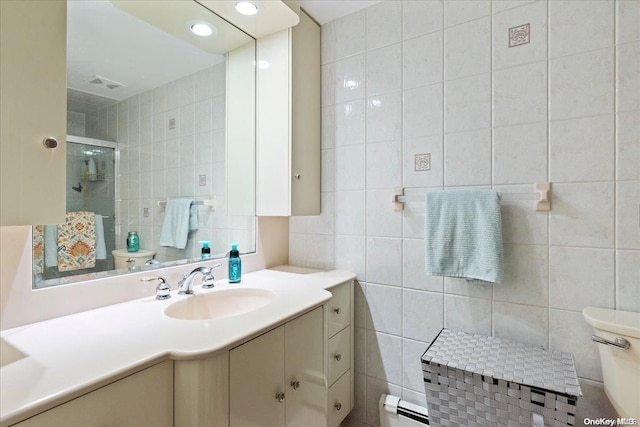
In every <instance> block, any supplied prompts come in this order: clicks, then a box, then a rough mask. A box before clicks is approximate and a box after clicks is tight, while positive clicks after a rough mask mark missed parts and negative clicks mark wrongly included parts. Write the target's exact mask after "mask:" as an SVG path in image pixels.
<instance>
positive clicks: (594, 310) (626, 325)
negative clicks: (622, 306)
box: [582, 307, 640, 338]
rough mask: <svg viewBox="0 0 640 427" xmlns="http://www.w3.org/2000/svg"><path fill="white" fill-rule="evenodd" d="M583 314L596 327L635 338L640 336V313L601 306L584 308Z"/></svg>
mask: <svg viewBox="0 0 640 427" xmlns="http://www.w3.org/2000/svg"><path fill="white" fill-rule="evenodd" d="M582 316H584V320H586V322H587V323H588V324H590V325H591V326H593V327H594V328H598V329H602V330H604V331H608V332H612V333H615V334H621V335H626V336H629V337H633V338H640V313H636V312H633V311H622V310H611V309H608V308H599V307H585V308H584V309H583V310H582Z"/></svg>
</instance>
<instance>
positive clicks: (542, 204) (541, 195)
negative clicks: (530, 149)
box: [391, 182, 552, 211]
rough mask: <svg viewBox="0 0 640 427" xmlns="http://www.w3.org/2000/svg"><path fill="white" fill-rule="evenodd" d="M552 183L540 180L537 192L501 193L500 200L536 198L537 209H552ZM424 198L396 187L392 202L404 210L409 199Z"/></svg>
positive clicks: (395, 208)
mask: <svg viewBox="0 0 640 427" xmlns="http://www.w3.org/2000/svg"><path fill="white" fill-rule="evenodd" d="M551 195H552V192H551V183H550V182H539V183H536V186H535V193H506V192H501V193H500V200H501V201H503V202H508V201H512V200H535V201H537V203H536V210H537V211H550V210H551ZM420 200H424V196H405V195H404V188H401V187H400V188H396V189H395V190H394V193H393V198H392V199H391V203H392V204H393V210H395V211H403V210H404V204H405V203H406V202H408V201H420Z"/></svg>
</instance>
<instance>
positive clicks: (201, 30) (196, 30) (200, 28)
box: [190, 22, 213, 37]
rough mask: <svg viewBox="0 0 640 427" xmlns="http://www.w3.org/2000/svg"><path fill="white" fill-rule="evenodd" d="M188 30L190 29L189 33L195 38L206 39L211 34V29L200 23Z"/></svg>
mask: <svg viewBox="0 0 640 427" xmlns="http://www.w3.org/2000/svg"><path fill="white" fill-rule="evenodd" d="M190 28H191V32H192V33H193V34H195V35H196V36H200V37H207V36H210V35H211V34H213V30H212V29H211V27H210V26H209V25H207V24H204V23H202V22H199V23H197V24H193V25H192V26H191V27H190Z"/></svg>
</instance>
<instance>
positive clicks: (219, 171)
mask: <svg viewBox="0 0 640 427" xmlns="http://www.w3.org/2000/svg"><path fill="white" fill-rule="evenodd" d="M225 73H226V71H225V64H224V63H221V64H218V65H216V66H214V67H211V68H208V69H205V70H203V71H200V72H198V73H195V74H194V75H191V76H187V77H185V78H182V79H180V80H176V81H173V82H169V83H167V84H165V85H163V86H160V87H158V88H155V89H152V90H149V91H147V92H144V93H141V94H139V95H135V96H133V97H131V98H128V99H126V100H124V101H121V102H119V103H117V104H115V105H113V106H110V107H107V108H106V109H103V110H101V111H97V112H95V113H91V114H89V115H88V116H87V121H86V125H87V126H86V134H87V136H89V137H94V138H99V139H109V140H114V141H116V142H118V145H119V155H120V160H119V162H118V169H119V171H118V178H119V188H118V193H117V199H118V200H117V203H116V204H117V216H116V221H117V222H116V233H117V235H120V236H122V235H123V234H126V232H127V231H128V230H137V231H138V232H139V234H140V237H141V241H142V242H143V243H142V246H143V247H151V246H153V247H159V245H158V241H159V235H160V231H161V229H162V222H163V219H164V209H162V208H159V207H158V206H157V202H158V201H159V200H163V199H166V198H167V197H204V196H209V195H211V194H215V195H216V197H217V202H218V206H217V210H216V212H215V213H211V212H209V211H208V209H207V208H205V207H202V208H199V221H200V224H199V229H198V231H197V232H194V233H191V234H190V237H189V241H188V243H187V247H186V248H185V249H184V250H178V249H175V248H160V249H159V250H158V252H157V255H156V258H157V259H159V260H160V261H165V260H170V259H184V258H192V257H195V256H198V255H199V254H200V245H199V243H198V240H210V241H212V249H213V252H214V254H216V255H222V254H223V253H225V252H226V251H228V244H229V237H231V238H233V239H234V241H235V240H238V243H239V244H240V247H241V248H242V247H253V243H252V241H253V238H254V237H253V236H252V233H248V232H247V230H250V229H251V230H252V229H253V222H252V221H246V218H245V221H242V220H240V221H237V222H233V223H230V222H228V221H227V219H226V213H225V206H224V200H225V197H224V192H225V169H224V168H225V160H224V159H225V130H224V126H225V124H224V123H225V112H224V109H225V81H226V76H225ZM170 119H175V126H173V128H171V126H170V125H169V121H170ZM363 142H364V141H363ZM200 175H205V176H206V185H202V186H201V185H199V182H198V179H199V176H200ZM329 199H331V200H332V199H333V197H332V196H331V197H330V196H327V197H325V198H324V199H323V202H324V203H325V204H326V206H327V207H328V208H329V209H332V210H333V205H332V203H331V201H330V200H329ZM145 208H146V209H149V216H148V217H144V215H143V209H145ZM330 217H331V221H333V215H331V216H330ZM323 218H324V217H323ZM228 226H231V228H232V229H233V230H232V231H231V232H230V231H228V230H227V227H228ZM327 234H331V235H332V234H333V228H331V229H329V230H328V231H327ZM124 241H125V239H124V237H116V244H117V247H118V248H122V246H123V245H124ZM144 242H147V244H146V245H145V243H144ZM300 242H301V243H304V244H305V245H306V246H305V248H314V249H316V248H317V250H318V251H322V256H314V257H312V259H313V260H316V262H317V263H318V264H319V265H321V266H326V265H329V264H331V265H333V247H334V243H333V239H331V241H330V242H325V241H320V242H318V241H313V238H311V237H305V239H302V240H301V241H300ZM327 246H329V247H331V249H330V250H329V249H327ZM302 253H305V251H302ZM326 253H329V254H330V256H328V258H329V259H330V261H329V260H328V258H327V256H325V254H326ZM304 259H305V260H306V259H307V258H306V257H305V258H304Z"/></svg>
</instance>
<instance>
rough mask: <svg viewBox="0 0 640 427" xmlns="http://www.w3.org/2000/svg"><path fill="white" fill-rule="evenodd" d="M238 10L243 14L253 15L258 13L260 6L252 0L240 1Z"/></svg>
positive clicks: (237, 4)
mask: <svg viewBox="0 0 640 427" xmlns="http://www.w3.org/2000/svg"><path fill="white" fill-rule="evenodd" d="M236 10H237V11H238V13H240V14H242V15H247V16H252V15H255V14H256V13H258V6H256V5H255V4H253V3H251V2H250V1H239V2H238V3H236Z"/></svg>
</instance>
